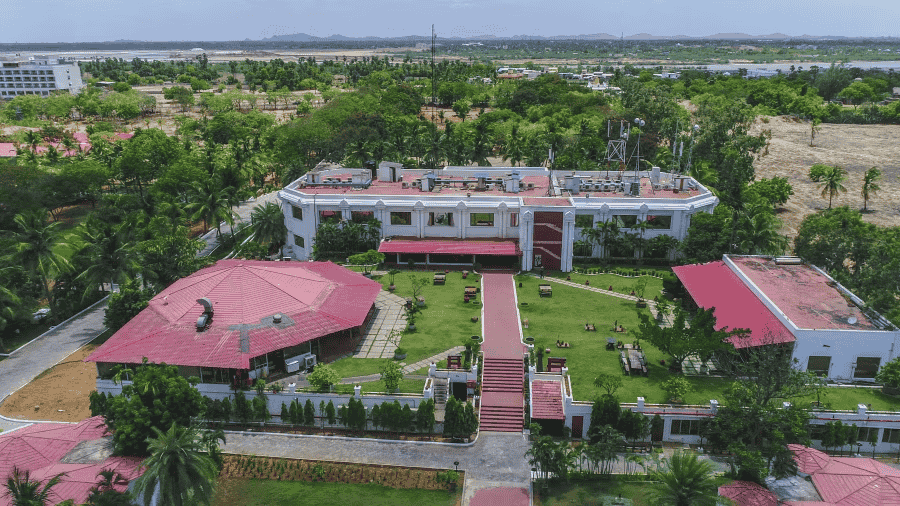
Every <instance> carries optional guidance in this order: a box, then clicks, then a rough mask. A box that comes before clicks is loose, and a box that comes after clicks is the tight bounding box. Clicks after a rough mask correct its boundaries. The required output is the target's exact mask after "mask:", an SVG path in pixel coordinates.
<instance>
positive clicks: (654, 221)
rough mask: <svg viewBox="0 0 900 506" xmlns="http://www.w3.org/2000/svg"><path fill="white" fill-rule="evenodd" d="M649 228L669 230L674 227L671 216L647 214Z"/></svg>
mask: <svg viewBox="0 0 900 506" xmlns="http://www.w3.org/2000/svg"><path fill="white" fill-rule="evenodd" d="M647 228H651V229H653V230H669V229H670V228H672V217H671V216H647Z"/></svg>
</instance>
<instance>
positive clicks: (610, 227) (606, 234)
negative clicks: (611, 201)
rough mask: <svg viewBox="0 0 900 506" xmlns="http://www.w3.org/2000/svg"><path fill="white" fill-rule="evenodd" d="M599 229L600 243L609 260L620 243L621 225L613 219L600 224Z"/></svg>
mask: <svg viewBox="0 0 900 506" xmlns="http://www.w3.org/2000/svg"><path fill="white" fill-rule="evenodd" d="M597 228H598V229H599V230H600V232H601V233H600V236H601V238H600V241H599V242H600V244H601V245H602V246H603V251H604V256H605V257H606V258H609V257H610V255H611V254H612V250H613V249H614V248H615V247H616V245H617V244H618V242H619V224H618V223H616V221H615V220H614V219H613V220H609V221H604V222H603V223H598V224H597Z"/></svg>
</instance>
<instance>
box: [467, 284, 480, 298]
mask: <svg viewBox="0 0 900 506" xmlns="http://www.w3.org/2000/svg"><path fill="white" fill-rule="evenodd" d="M465 294H466V295H468V296H469V297H470V298H472V297H475V296H476V295H477V294H478V287H476V286H467V287H466V293H465Z"/></svg>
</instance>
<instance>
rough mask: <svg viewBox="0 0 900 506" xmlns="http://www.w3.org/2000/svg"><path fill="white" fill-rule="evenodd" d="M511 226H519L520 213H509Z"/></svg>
mask: <svg viewBox="0 0 900 506" xmlns="http://www.w3.org/2000/svg"><path fill="white" fill-rule="evenodd" d="M509 226H510V227H518V226H519V213H509Z"/></svg>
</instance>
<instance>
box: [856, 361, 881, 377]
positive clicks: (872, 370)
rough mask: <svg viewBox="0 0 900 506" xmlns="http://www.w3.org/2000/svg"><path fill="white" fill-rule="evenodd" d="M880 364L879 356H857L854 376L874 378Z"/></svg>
mask: <svg viewBox="0 0 900 506" xmlns="http://www.w3.org/2000/svg"><path fill="white" fill-rule="evenodd" d="M880 365H881V357H857V359H856V371H854V373H853V377H854V378H874V377H875V374H876V373H878V366H880Z"/></svg>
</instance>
